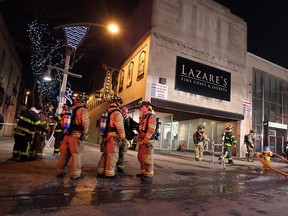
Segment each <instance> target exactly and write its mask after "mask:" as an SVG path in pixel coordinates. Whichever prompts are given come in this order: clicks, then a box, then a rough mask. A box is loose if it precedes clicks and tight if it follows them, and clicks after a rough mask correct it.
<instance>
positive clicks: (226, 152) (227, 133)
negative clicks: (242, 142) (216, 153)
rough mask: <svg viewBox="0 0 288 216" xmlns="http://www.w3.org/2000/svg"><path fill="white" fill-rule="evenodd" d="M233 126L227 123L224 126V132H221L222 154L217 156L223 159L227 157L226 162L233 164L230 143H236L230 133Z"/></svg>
mask: <svg viewBox="0 0 288 216" xmlns="http://www.w3.org/2000/svg"><path fill="white" fill-rule="evenodd" d="M232 129H233V126H232V125H229V126H227V127H226V128H225V132H224V133H223V134H222V140H223V142H224V155H223V158H222V156H220V157H219V160H223V159H224V158H228V164H234V161H233V159H232V150H231V147H232V145H235V144H236V143H237V140H236V138H235V136H234V135H233V134H232Z"/></svg>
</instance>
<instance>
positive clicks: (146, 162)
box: [136, 101, 156, 184]
mask: <svg viewBox="0 0 288 216" xmlns="http://www.w3.org/2000/svg"><path fill="white" fill-rule="evenodd" d="M139 106H140V108H141V113H142V118H141V122H140V123H139V135H138V146H139V150H138V161H139V163H140V168H141V173H140V174H137V175H136V176H137V177H141V181H142V182H144V183H148V184H151V183H152V181H153V175H154V164H153V152H154V139H155V137H154V135H155V130H156V116H155V115H154V114H152V104H151V103H150V102H149V101H141V102H140V103H139Z"/></svg>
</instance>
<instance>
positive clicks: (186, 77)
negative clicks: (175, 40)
mask: <svg viewBox="0 0 288 216" xmlns="http://www.w3.org/2000/svg"><path fill="white" fill-rule="evenodd" d="M175 89H176V90H179V91H185V92H189V93H193V94H198V95H203V96H206V97H212V98H217V99H220V100H226V101H230V94H231V74H230V73H228V72H226V71H223V70H220V69H217V68H214V67H210V66H208V65H204V64H201V63H199V62H195V61H192V60H189V59H185V58H182V57H180V56H177V61H176V79H175Z"/></svg>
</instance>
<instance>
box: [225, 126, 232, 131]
mask: <svg viewBox="0 0 288 216" xmlns="http://www.w3.org/2000/svg"><path fill="white" fill-rule="evenodd" d="M225 129H226V130H227V131H231V130H232V129H233V126H232V125H228V126H227V127H226V128H225Z"/></svg>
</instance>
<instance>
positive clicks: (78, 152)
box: [57, 134, 84, 178]
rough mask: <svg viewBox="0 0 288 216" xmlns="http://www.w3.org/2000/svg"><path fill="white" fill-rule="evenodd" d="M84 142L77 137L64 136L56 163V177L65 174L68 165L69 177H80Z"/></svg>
mask: <svg viewBox="0 0 288 216" xmlns="http://www.w3.org/2000/svg"><path fill="white" fill-rule="evenodd" d="M83 153H84V142H83V141H80V140H79V138H78V137H74V136H70V135H67V134H66V135H65V137H64V139H63V142H62V144H61V146H60V156H59V159H58V162H57V175H61V174H65V173H66V169H67V164H68V162H69V160H70V158H71V163H70V177H71V178H77V177H80V176H81V172H82V164H83Z"/></svg>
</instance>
